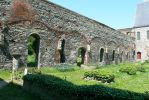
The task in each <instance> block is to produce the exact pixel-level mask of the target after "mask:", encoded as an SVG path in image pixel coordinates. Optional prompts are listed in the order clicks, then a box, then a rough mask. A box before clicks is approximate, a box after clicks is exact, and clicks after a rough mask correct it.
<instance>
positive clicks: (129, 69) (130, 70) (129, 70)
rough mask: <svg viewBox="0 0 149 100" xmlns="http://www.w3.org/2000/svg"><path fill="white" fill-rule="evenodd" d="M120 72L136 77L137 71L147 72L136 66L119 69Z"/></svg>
mask: <svg viewBox="0 0 149 100" xmlns="http://www.w3.org/2000/svg"><path fill="white" fill-rule="evenodd" d="M119 71H120V72H123V73H127V74H129V75H135V74H136V72H137V71H139V72H145V68H144V67H143V66H140V65H135V66H133V67H132V66H129V67H125V66H124V67H121V68H120V69H119Z"/></svg>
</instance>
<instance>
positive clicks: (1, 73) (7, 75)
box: [0, 69, 11, 80]
mask: <svg viewBox="0 0 149 100" xmlns="http://www.w3.org/2000/svg"><path fill="white" fill-rule="evenodd" d="M0 78H1V79H3V80H10V79H11V72H10V71H9V70H3V69H0Z"/></svg>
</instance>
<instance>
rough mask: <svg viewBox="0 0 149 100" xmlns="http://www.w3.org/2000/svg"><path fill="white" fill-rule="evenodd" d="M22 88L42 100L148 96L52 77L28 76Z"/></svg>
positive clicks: (135, 99) (142, 98)
mask: <svg viewBox="0 0 149 100" xmlns="http://www.w3.org/2000/svg"><path fill="white" fill-rule="evenodd" d="M23 79H24V84H23V87H24V88H25V89H26V90H27V91H30V92H31V93H34V94H36V95H39V96H40V98H41V99H42V100H149V96H148V95H145V94H141V93H136V92H132V91H127V90H121V89H115V88H110V87H106V86H103V85H90V86H89V85H82V86H78V85H74V84H73V83H71V82H68V81H67V80H63V79H60V78H58V77H55V76H52V75H42V74H29V75H26V76H25V77H24V78H23Z"/></svg>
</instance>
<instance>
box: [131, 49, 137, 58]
mask: <svg viewBox="0 0 149 100" xmlns="http://www.w3.org/2000/svg"><path fill="white" fill-rule="evenodd" d="M135 55H136V51H135V50H134V51H133V55H132V58H133V60H134V59H135Z"/></svg>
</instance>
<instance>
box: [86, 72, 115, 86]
mask: <svg viewBox="0 0 149 100" xmlns="http://www.w3.org/2000/svg"><path fill="white" fill-rule="evenodd" d="M84 78H91V79H94V80H97V81H101V82H103V83H105V82H107V83H110V82H113V81H114V78H115V76H114V75H113V74H111V73H109V72H106V71H103V70H100V71H88V72H85V73H84Z"/></svg>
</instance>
